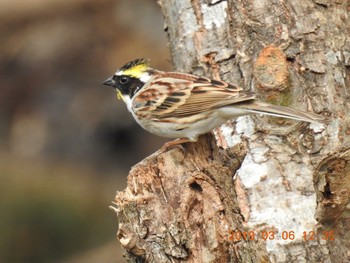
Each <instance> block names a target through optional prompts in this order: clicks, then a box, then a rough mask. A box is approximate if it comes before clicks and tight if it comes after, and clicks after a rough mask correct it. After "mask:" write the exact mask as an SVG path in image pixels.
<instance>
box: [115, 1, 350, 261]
mask: <svg viewBox="0 0 350 263" xmlns="http://www.w3.org/2000/svg"><path fill="white" fill-rule="evenodd" d="M159 4H160V6H161V8H162V11H163V13H164V18H165V23H166V31H167V33H168V37H169V42H170V49H171V54H172V60H173V62H174V65H175V68H176V70H178V71H183V72H192V73H194V74H197V75H202V76H206V77H211V78H215V79H223V80H225V81H228V82H230V83H232V84H235V85H238V86H242V87H244V88H245V89H253V90H254V91H255V92H256V93H258V94H259V96H260V97H261V99H262V100H265V101H268V102H270V103H274V104H280V105H285V106H288V107H291V108H299V109H303V110H307V111H314V112H316V113H319V114H324V115H328V116H331V120H332V121H331V123H330V124H329V125H321V124H308V123H302V122H296V121H291V120H284V119H283V120H281V119H279V118H271V117H261V116H248V117H240V118H238V119H237V120H232V121H230V122H228V123H227V124H225V125H223V126H222V127H221V128H220V129H217V130H216V131H215V132H214V134H215V138H214V137H213V136H212V135H205V136H202V137H200V140H199V141H198V142H196V143H188V144H184V145H183V147H182V148H181V147H176V148H173V149H171V150H169V151H167V152H164V153H155V154H153V155H152V156H150V157H148V158H147V159H145V160H144V161H142V162H141V163H139V164H137V165H136V166H135V167H133V169H132V170H131V171H130V174H129V176H128V186H127V188H126V189H125V190H124V191H123V192H119V193H117V196H116V199H115V204H116V206H117V208H116V211H117V215H118V220H119V231H118V235H117V237H118V239H119V240H120V242H121V245H122V246H123V247H124V248H125V249H126V251H127V257H128V259H129V260H130V261H131V262H140V261H145V262H180V261H181V262H347V261H349V259H350V249H349V247H350V232H349V228H350V220H349V213H350V212H349V209H350V205H349V200H350V199H349V197H350V150H349V149H350V148H349V145H350V144H349V141H350V140H349V138H350V137H349V134H350V123H349V117H348V113H349V112H348V111H349V95H348V94H349V89H347V87H348V86H349V82H350V74H349V72H350V38H349V36H350V18H349V13H348V12H349V8H350V4H349V2H348V1H345V0H337V1H334V2H333V1H331V3H329V2H328V1H324V0H313V1H311V0H296V1H291V0H289V1H286V0H282V1H263V0H256V1H247V0H241V1H232V0H229V1H220V0H217V1H215V0H212V1H208V0H191V1H190V0H184V1H176V0H168V1H159Z"/></svg>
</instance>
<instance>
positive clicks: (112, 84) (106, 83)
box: [102, 77, 116, 87]
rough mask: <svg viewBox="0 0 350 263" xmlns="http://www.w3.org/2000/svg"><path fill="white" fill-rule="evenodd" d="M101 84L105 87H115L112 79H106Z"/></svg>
mask: <svg viewBox="0 0 350 263" xmlns="http://www.w3.org/2000/svg"><path fill="white" fill-rule="evenodd" d="M102 84H103V85H106V86H112V87H115V86H116V83H115V80H114V79H113V77H110V78H108V79H106V80H105V81H104V82H103V83H102Z"/></svg>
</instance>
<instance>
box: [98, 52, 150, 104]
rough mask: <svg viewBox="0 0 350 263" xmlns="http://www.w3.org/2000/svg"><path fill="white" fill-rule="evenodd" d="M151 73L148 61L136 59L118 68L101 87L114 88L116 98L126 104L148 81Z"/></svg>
mask: <svg viewBox="0 0 350 263" xmlns="http://www.w3.org/2000/svg"><path fill="white" fill-rule="evenodd" d="M152 71H153V70H152V68H150V66H149V60H148V59H144V58H141V59H136V60H133V61H130V62H128V63H127V64H125V65H124V66H122V67H121V68H119V69H118V70H117V71H116V72H115V73H114V75H113V76H112V77H110V78H108V79H106V80H105V81H104V82H103V85H107V86H112V87H114V88H115V90H116V91H117V94H118V98H121V99H123V101H124V102H127V101H129V100H131V99H132V97H133V96H134V95H135V94H136V93H137V92H138V91H139V90H140V89H141V88H142V87H143V85H145V83H146V82H147V81H149V80H150V78H151V77H152Z"/></svg>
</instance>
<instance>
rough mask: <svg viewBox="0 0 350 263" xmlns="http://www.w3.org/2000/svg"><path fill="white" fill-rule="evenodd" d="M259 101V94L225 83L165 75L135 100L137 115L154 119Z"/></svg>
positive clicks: (183, 75)
mask: <svg viewBox="0 0 350 263" xmlns="http://www.w3.org/2000/svg"><path fill="white" fill-rule="evenodd" d="M253 99H255V94H254V93H252V92H250V91H244V90H242V88H240V87H236V86H233V85H231V84H228V83H226V82H224V81H218V80H211V79H207V78H202V77H197V76H194V75H190V74H183V73H175V72H164V73H163V74H161V75H160V76H158V77H156V78H154V79H153V80H150V82H149V83H147V84H146V85H145V86H144V87H143V88H142V89H141V90H140V91H139V92H138V93H137V94H136V95H135V97H134V99H133V107H134V109H135V112H136V113H137V114H141V115H142V114H146V115H148V116H149V117H150V118H156V119H162V118H167V117H174V118H177V117H178V118H181V117H187V116H191V115H196V114H200V113H203V112H206V111H210V110H213V109H216V108H220V107H224V106H228V105H231V104H235V103H240V102H244V101H248V100H253Z"/></svg>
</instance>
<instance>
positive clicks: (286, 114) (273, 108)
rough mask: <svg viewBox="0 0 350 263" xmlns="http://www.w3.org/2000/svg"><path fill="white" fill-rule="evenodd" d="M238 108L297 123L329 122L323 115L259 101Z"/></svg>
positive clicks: (243, 104)
mask: <svg viewBox="0 0 350 263" xmlns="http://www.w3.org/2000/svg"><path fill="white" fill-rule="evenodd" d="M239 108H241V109H244V110H246V111H248V112H251V113H258V114H265V115H270V116H275V117H282V118H288V119H292V120H298V121H306V122H318V123H325V124H326V123H328V122H329V120H328V119H327V118H325V117H324V116H323V115H318V114H315V113H311V112H306V111H301V110H296V109H292V108H288V107H283V106H277V105H272V104H269V103H265V102H261V101H254V102H249V103H242V104H241V105H239Z"/></svg>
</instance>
